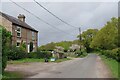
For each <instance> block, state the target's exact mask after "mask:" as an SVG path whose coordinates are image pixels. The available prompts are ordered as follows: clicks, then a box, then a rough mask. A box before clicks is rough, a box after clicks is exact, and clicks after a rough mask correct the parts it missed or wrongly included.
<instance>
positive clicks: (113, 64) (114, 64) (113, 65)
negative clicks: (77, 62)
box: [101, 55, 120, 78]
mask: <svg viewBox="0 0 120 80" xmlns="http://www.w3.org/2000/svg"><path fill="white" fill-rule="evenodd" d="M101 58H102V60H103V61H104V63H105V64H106V65H107V66H108V68H109V69H110V71H111V73H112V76H113V77H114V78H118V67H119V66H118V64H120V63H118V61H116V60H114V59H112V58H108V57H106V56H104V55H102V56H101Z"/></svg>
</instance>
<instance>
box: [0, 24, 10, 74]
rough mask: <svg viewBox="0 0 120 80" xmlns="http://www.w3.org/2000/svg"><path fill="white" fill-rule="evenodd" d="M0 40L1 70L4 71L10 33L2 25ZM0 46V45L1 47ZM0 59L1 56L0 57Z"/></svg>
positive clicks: (0, 27)
mask: <svg viewBox="0 0 120 80" xmlns="http://www.w3.org/2000/svg"><path fill="white" fill-rule="evenodd" d="M0 40H1V44H2V45H1V46H2V48H1V50H2V51H0V52H2V71H3V72H4V69H5V67H6V63H7V54H8V52H9V48H10V44H11V33H10V32H8V31H7V30H6V29H5V28H4V27H3V26H1V25H0ZM1 46H0V47H1ZM0 59H1V58H0Z"/></svg>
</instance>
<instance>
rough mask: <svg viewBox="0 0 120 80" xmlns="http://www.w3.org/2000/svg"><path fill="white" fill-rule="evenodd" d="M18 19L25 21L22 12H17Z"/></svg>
mask: <svg viewBox="0 0 120 80" xmlns="http://www.w3.org/2000/svg"><path fill="white" fill-rule="evenodd" d="M18 19H19V20H21V21H23V22H25V16H24V15H23V14H19V15H18Z"/></svg>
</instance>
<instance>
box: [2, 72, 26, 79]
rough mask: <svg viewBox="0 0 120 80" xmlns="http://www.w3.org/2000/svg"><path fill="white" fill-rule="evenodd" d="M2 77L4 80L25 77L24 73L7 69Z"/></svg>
mask: <svg viewBox="0 0 120 80" xmlns="http://www.w3.org/2000/svg"><path fill="white" fill-rule="evenodd" d="M2 77H3V78H2V80H11V78H23V77H24V75H23V74H22V73H20V72H15V71H5V72H4V73H3V76H2Z"/></svg>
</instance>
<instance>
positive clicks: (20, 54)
mask: <svg viewBox="0 0 120 80" xmlns="http://www.w3.org/2000/svg"><path fill="white" fill-rule="evenodd" d="M23 58H27V53H26V51H24V50H23V48H21V47H15V46H13V47H12V48H11V50H10V51H9V52H8V60H18V59H23Z"/></svg>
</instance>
